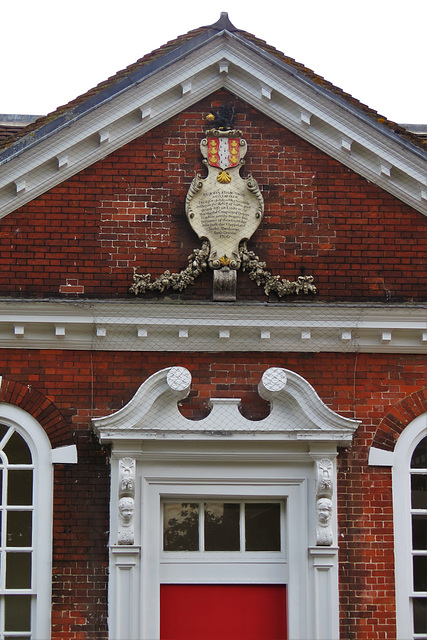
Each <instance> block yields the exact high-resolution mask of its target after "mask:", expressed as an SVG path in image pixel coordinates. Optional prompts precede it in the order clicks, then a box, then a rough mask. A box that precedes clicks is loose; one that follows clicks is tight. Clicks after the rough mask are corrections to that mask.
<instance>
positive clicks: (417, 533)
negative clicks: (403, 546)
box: [412, 516, 427, 550]
mask: <svg viewBox="0 0 427 640" xmlns="http://www.w3.org/2000/svg"><path fill="white" fill-rule="evenodd" d="M412 548H413V549H423V550H424V549H427V516H412Z"/></svg>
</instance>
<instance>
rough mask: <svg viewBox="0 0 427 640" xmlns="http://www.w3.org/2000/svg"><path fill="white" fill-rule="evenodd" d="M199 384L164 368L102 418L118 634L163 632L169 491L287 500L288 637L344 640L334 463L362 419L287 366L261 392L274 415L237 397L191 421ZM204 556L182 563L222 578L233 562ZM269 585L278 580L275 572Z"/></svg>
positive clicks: (198, 575)
mask: <svg viewBox="0 0 427 640" xmlns="http://www.w3.org/2000/svg"><path fill="white" fill-rule="evenodd" d="M190 384H191V374H190V373H189V371H187V370H186V369H184V368H182V367H171V368H168V369H164V370H162V371H159V372H157V373H156V374H154V375H152V376H151V377H150V378H148V380H146V381H145V382H144V383H143V384H142V385H141V387H140V388H139V389H138V391H137V392H136V394H135V396H134V397H133V398H132V400H131V401H130V402H129V403H128V404H127V405H126V406H125V407H123V409H121V410H120V411H118V412H116V413H114V414H112V415H110V416H106V417H105V418H96V419H94V420H93V425H94V428H95V430H96V432H97V434H98V436H99V439H100V441H101V443H111V444H112V456H111V526H110V587H109V589H110V593H109V629H110V638H111V640H131V639H132V640H133V639H139V638H141V639H146V640H148V639H150V640H152V639H153V638H159V637H160V636H159V634H160V629H159V624H160V623H159V620H160V583H161V579H162V578H161V575H162V562H163V561H164V557H163V556H164V554H163V556H162V544H161V541H162V529H161V501H162V500H163V499H171V498H172V499H176V500H178V501H181V500H182V499H185V500H186V499H189V500H190V499H191V500H193V501H194V500H203V499H205V498H210V499H214V498H215V499H218V498H219V499H224V500H229V499H232V500H256V501H263V500H277V501H280V502H283V503H284V504H285V514H286V515H285V519H284V550H283V551H284V553H283V557H282V558H281V562H282V564H281V566H282V567H283V580H282V582H283V583H286V584H287V585H288V626H289V631H288V632H289V639H290V640H308V639H310V640H311V639H313V640H336V639H338V638H339V626H338V622H339V615H338V547H337V530H336V469H335V459H336V456H337V447H338V446H345V445H348V444H349V443H350V442H351V440H352V436H353V433H354V431H355V430H356V428H357V426H358V422H357V421H356V420H350V419H348V418H343V417H341V416H339V415H338V414H336V413H334V412H333V411H331V410H330V409H329V408H328V407H326V405H325V404H324V403H323V402H322V401H321V399H320V398H319V397H318V396H317V394H316V392H315V391H314V389H313V388H312V387H311V385H310V384H309V383H308V382H307V381H306V380H304V379H303V378H302V377H301V376H299V375H298V374H296V373H294V372H292V371H288V370H285V369H280V368H271V369H268V370H267V371H266V372H265V373H264V375H263V376H262V380H261V382H260V384H259V393H260V395H261V396H262V397H263V398H264V399H266V400H268V401H269V402H270V405H271V411H270V414H269V416H267V417H266V418H264V419H263V420H259V421H251V420H247V419H246V418H244V417H243V416H242V415H241V414H240V412H239V410H238V404H239V400H238V399H230V398H225V399H224V398H222V399H212V400H211V405H212V411H211V413H210V414H209V415H208V416H207V417H206V418H205V419H203V420H199V421H193V420H188V419H186V418H184V417H183V416H182V414H181V413H180V412H179V409H178V407H177V403H178V401H179V400H181V399H183V398H184V397H186V396H187V395H188V393H189V391H190ZM325 505H326V515H324V514H323V515H322V513H321V510H322V508H325ZM316 506H317V509H316ZM331 508H332V513H331ZM328 509H329V512H328ZM205 560H206V559H205ZM205 560H204V562H197V560H195V559H194V558H191V557H190V556H189V558H188V560H184V564H185V563H187V565H188V574H189V576H192V577H190V578H189V582H194V583H196V584H197V583H200V582H210V581H214V582H215V581H216V578H215V576H216V575H218V571H217V570H216V569H215V566H216V565H218V563H224V566H225V565H226V564H227V556H226V553H225V554H224V553H220V554H219V555H218V557H215V558H211V559H210V560H211V562H210V565H211V566H208V565H209V562H208V563H207V564H206V562H205ZM233 561H235V560H232V559H230V564H232V562H233ZM184 571H185V567H184ZM230 571H231V572H230V576H233V571H232V570H230ZM274 571H275V572H276V573H275V574H274V575H275V576H276V577H275V578H272V582H274V581H276V582H277V580H278V578H277V567H276V568H275V570H274ZM273 573H274V572H272V575H273ZM226 574H227V572H226V571H225V572H224V575H226ZM241 575H242V576H243V577H242V579H241V581H242V582H244V580H245V578H244V575H245V574H244V572H243V573H242V574H241ZM211 576H212V577H211ZM230 579H233V578H230ZM260 580H264V581H265V582H268V580H269V578H268V568H267V573H266V574H265V575H264V577H263V578H262V577H261V578H260ZM222 581H223V582H225V581H227V578H224V580H222Z"/></svg>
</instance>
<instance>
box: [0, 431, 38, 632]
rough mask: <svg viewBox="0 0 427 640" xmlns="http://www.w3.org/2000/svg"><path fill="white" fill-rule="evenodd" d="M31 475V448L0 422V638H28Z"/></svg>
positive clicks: (31, 558) (31, 505)
mask: <svg viewBox="0 0 427 640" xmlns="http://www.w3.org/2000/svg"><path fill="white" fill-rule="evenodd" d="M33 474H34V466H33V459H32V456H31V452H30V449H29V447H28V445H27V443H26V442H25V440H24V438H23V437H22V436H21V435H20V434H19V433H18V432H17V431H16V430H15V429H14V428H13V427H7V426H4V425H0V495H1V503H0V637H1V638H18V637H19V639H20V640H30V638H31V637H32V636H31V610H32V607H33V606H34V603H33V600H34V597H35V595H34V591H33V508H34V507H33Z"/></svg>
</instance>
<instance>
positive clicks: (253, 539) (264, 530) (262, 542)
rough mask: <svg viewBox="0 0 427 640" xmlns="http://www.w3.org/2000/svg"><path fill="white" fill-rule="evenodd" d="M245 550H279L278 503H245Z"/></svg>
mask: <svg viewBox="0 0 427 640" xmlns="http://www.w3.org/2000/svg"><path fill="white" fill-rule="evenodd" d="M245 527H246V551H280V504H268V503H267V504H252V503H247V504H245Z"/></svg>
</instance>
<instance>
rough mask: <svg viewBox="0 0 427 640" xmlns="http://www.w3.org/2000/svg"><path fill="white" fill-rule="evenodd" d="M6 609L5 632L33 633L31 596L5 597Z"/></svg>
mask: <svg viewBox="0 0 427 640" xmlns="http://www.w3.org/2000/svg"><path fill="white" fill-rule="evenodd" d="M4 609H5V615H4V630H5V631H31V596H5V597H4Z"/></svg>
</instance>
